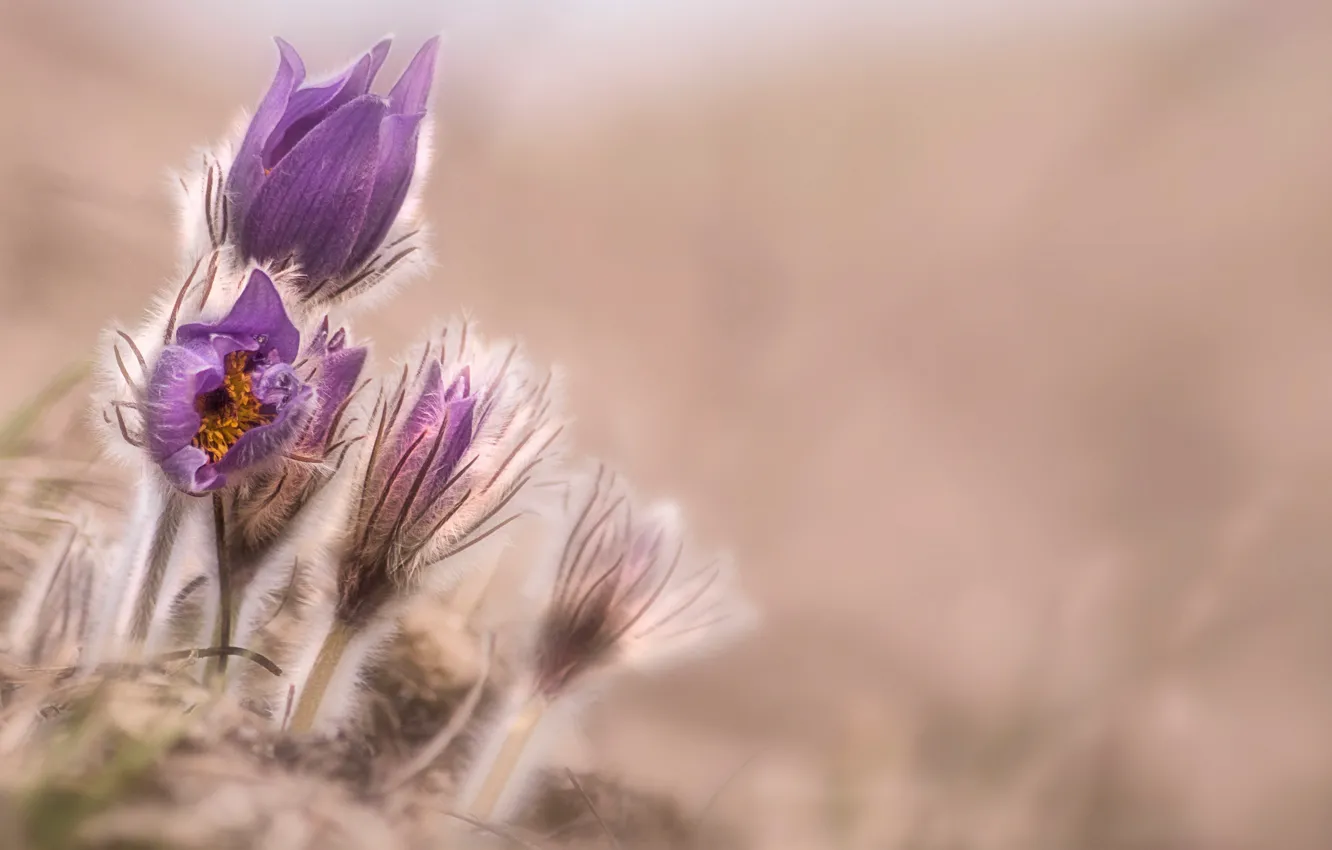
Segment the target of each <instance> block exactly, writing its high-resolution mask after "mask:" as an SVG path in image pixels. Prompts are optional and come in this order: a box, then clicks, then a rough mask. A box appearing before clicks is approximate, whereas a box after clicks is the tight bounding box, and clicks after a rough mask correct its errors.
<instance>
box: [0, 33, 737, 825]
mask: <svg viewBox="0 0 1332 850" xmlns="http://www.w3.org/2000/svg"><path fill="white" fill-rule="evenodd" d="M389 46H390V45H389V42H388V41H387V40H386V41H383V42H381V43H379V44H377V45H375V46H374V47H373V48H371V49H370V50H369V51H368V52H367V53H365V54H364V55H362V56H361V57H360V58H358V59H357V60H356V61H355V62H354V63H353V64H352V65H351V66H350V67H349V68H347V69H346V70H345V71H343V72H342V73H340V74H337V75H335V76H333V77H332V78H330V79H328V80H326V81H323V82H310V81H308V80H307V79H306V73H305V67H304V64H303V63H302V61H301V58H300V56H299V55H298V54H297V52H296V50H295V49H294V48H292V47H291V45H289V44H287V43H286V42H283V41H281V40H279V41H278V51H279V64H278V71H277V74H276V76H275V78H274V80H273V82H272V84H271V86H270V87H269V89H268V91H267V93H266V94H265V95H264V96H263V98H262V100H261V101H260V102H259V105H258V107H257V109H256V110H255V111H254V113H253V115H252V117H251V118H250V119H249V122H248V125H247V126H246V127H245V129H244V132H243V134H242V135H241V136H240V137H239V139H238V140H237V141H236V142H235V143H234V144H224V145H222V146H220V147H219V148H218V149H217V150H216V151H215V152H214V153H212V154H210V155H208V156H206V157H205V158H204V160H203V163H202V167H201V168H200V170H199V172H198V173H197V174H193V175H190V176H189V177H188V178H185V179H182V181H181V184H182V187H183V201H182V204H183V209H184V212H185V216H184V222H185V237H186V238H185V239H184V240H183V243H184V248H183V251H184V255H183V257H182V261H183V266H182V267H183V268H184V269H186V270H187V271H186V272H185V273H184V274H183V275H182V279H181V281H180V283H179V285H177V286H173V287H171V288H170V289H169V290H168V291H166V292H164V293H162V295H161V296H160V298H159V300H158V302H157V304H156V305H155V306H154V308H153V309H152V310H150V311H149V315H148V318H147V319H146V320H145V321H144V323H143V324H142V326H141V327H139V328H138V329H137V330H136V331H134V332H130V331H125V330H119V329H116V330H112V331H110V332H108V334H107V335H106V338H105V352H106V358H105V360H106V363H105V368H104V369H103V375H102V377H103V380H102V388H101V390H100V391H99V394H98V397H97V404H96V405H95V407H96V410H97V411H98V414H99V416H100V418H101V420H102V421H103V422H104V423H105V425H106V429H105V431H106V434H107V436H108V446H109V448H110V449H111V450H112V451H113V452H114V453H117V454H119V455H120V457H121V458H122V459H123V460H125V461H126V462H127V463H128V464H130V465H131V466H132V468H133V469H134V470H136V472H137V473H138V474H137V476H136V478H135V490H134V498H133V508H132V510H131V512H130V515H129V518H128V519H127V520H126V522H125V524H124V527H123V529H122V530H121V532H120V533H119V535H118V539H117V540H116V541H115V545H113V546H110V547H107V548H106V549H105V550H100V549H99V548H98V547H97V546H96V545H93V544H92V543H90V542H89V537H88V535H87V534H84V533H83V532H79V534H77V535H75V536H74V537H72V538H71V541H72V542H71V543H70V544H69V545H68V546H67V547H65V549H63V550H61V551H59V552H56V553H54V554H51V555H50V556H48V558H47V559H46V562H45V566H44V568H42V569H39V570H37V571H35V572H34V574H33V575H34V578H33V580H32V581H31V582H30V583H29V586H28V588H27V592H26V594H25V597H24V599H23V600H21V603H20V605H19V608H18V612H19V613H18V614H17V615H16V617H15V618H14V619H13V620H12V622H11V623H10V632H11V638H10V640H11V643H12V644H13V645H14V646H17V647H20V649H21V650H22V652H23V653H24V655H25V660H27V661H30V662H32V663H39V662H41V661H43V660H50V652H51V651H53V650H50V647H54V646H59V647H60V652H61V653H62V654H64V655H71V654H72V656H73V657H74V658H75V659H76V660H77V663H78V665H79V667H80V669H81V670H82V671H83V672H84V673H85V674H91V673H92V672H94V671H96V670H97V669H99V668H100V667H101V666H102V665H104V664H106V663H108V662H113V663H117V664H119V663H123V662H126V661H143V660H145V658H147V657H152V656H153V655H154V654H156V653H161V652H162V651H165V650H172V651H175V652H179V651H180V650H176V649H175V648H174V647H172V646H170V643H171V642H172V641H173V640H175V639H177V638H178V636H179V635H180V634H182V633H183V634H192V635H193V636H194V646H193V647H187V649H188V651H189V652H191V653H193V654H192V655H191V656H190V657H195V656H197V657H199V658H201V659H204V662H203V663H202V664H201V665H200V668H201V669H200V670H199V674H200V676H201V677H202V678H203V680H204V681H205V682H207V683H210V684H213V685H215V686H216V687H217V688H218V690H219V692H227V691H231V692H234V691H236V690H242V691H244V692H245V696H246V697H247V698H248V700H249V701H250V702H258V703H259V704H261V705H263V704H264V700H265V699H266V698H269V697H271V695H272V693H273V691H280V692H281V693H284V694H286V695H287V697H288V704H287V705H286V706H285V710H280V708H279V705H278V704H277V703H276V702H275V701H273V700H272V699H269V702H268V704H267V706H266V709H265V710H267V711H269V713H270V714H271V715H272V718H273V721H274V722H275V723H278V724H281V725H285V726H287V727H288V728H289V730H290V731H294V732H306V731H311V730H315V731H321V732H328V731H333V730H336V729H339V728H340V727H341V726H342V725H343V724H344V722H345V721H347V720H348V719H350V718H351V717H353V716H354V715H355V713H356V708H357V701H356V698H355V695H356V692H357V688H356V685H357V683H358V681H359V680H360V679H361V678H362V676H363V675H364V674H365V672H366V670H367V669H368V668H369V667H370V666H371V665H372V664H373V663H374V659H375V657H376V652H375V651H376V649H377V648H378V647H379V646H381V645H382V644H383V643H384V642H385V641H386V640H387V639H388V638H389V637H391V636H392V635H393V634H394V632H395V630H396V629H397V628H398V625H399V623H400V621H401V619H402V617H403V616H404V614H405V612H406V611H407V610H408V608H409V607H410V606H411V605H412V604H413V603H414V602H415V601H416V600H419V599H421V598H422V597H425V596H430V595H440V594H447V593H449V592H450V591H451V590H453V589H455V588H456V587H457V586H458V585H459V583H460V582H463V581H465V580H467V579H468V578H469V577H472V576H477V575H480V576H482V577H484V576H485V575H486V573H487V571H488V570H489V569H490V568H491V567H492V566H493V564H494V562H495V560H496V557H497V551H498V548H497V547H498V545H499V544H501V542H502V541H503V540H504V539H505V538H506V537H507V536H508V534H509V532H511V531H513V530H514V529H516V528H518V527H520V526H521V525H523V524H524V523H523V522H522V520H524V519H530V518H541V517H545V518H547V519H550V520H554V522H553V523H551V524H549V525H546V524H542V523H540V522H538V523H532V524H529V525H530V527H532V528H533V529H544V530H545V531H546V532H548V533H547V534H546V535H545V537H544V539H545V544H544V548H545V551H546V553H547V554H546V556H545V557H544V558H538V559H537V561H536V562H534V564H533V565H532V567H531V575H532V577H533V579H534V582H535V585H534V586H537V587H539V588H541V592H540V611H539V613H537V614H536V615H535V616H534V617H533V618H532V622H531V623H530V624H529V625H530V626H531V628H530V632H529V640H527V641H526V642H525V644H526V648H525V649H524V650H523V652H522V656H521V658H518V659H516V660H515V662H514V663H513V664H510V665H508V666H509V668H510V669H513V670H517V671H520V672H519V674H518V675H517V676H516V677H514V679H513V681H512V682H510V683H509V687H510V690H511V693H510V699H509V700H508V701H507V704H509V705H511V706H512V707H513V711H512V712H510V713H508V714H504V713H501V715H500V716H499V717H498V718H497V719H496V720H495V721H494V722H493V723H492V726H491V734H490V736H489V740H490V741H491V746H489V747H488V748H487V749H485V751H484V753H483V754H482V756H481V757H480V758H479V759H478V760H477V762H476V767H475V768H474V770H473V772H472V776H471V777H470V779H469V781H468V782H467V783H466V788H467V789H468V790H466V791H465V793H464V795H463V802H464V804H465V805H468V806H469V807H471V808H472V809H473V810H474V811H475V812H476V813H477V814H478V815H481V816H491V817H493V816H497V815H502V814H503V813H504V812H505V811H507V810H508V808H509V807H511V804H512V801H513V800H515V799H517V796H516V795H517V789H518V788H519V785H518V784H517V783H516V780H515V776H516V775H517V771H516V769H515V768H516V765H517V764H518V756H520V755H522V754H523V753H524V752H526V753H528V754H529V755H530V748H529V747H528V744H529V743H530V738H531V735H532V732H533V730H535V729H536V727H537V725H538V721H540V720H541V719H542V717H543V714H544V712H545V709H546V708H547V707H549V706H550V705H552V704H554V703H556V702H561V703H564V702H568V701H569V698H570V697H571V696H572V695H574V694H576V693H580V692H584V691H585V690H586V688H585V686H586V685H589V684H592V683H600V682H604V681H606V679H607V678H608V677H609V675H610V674H612V673H614V672H615V671H617V670H620V669H624V668H627V667H635V666H641V665H642V663H643V662H649V661H651V662H655V661H659V660H662V659H665V658H674V657H679V656H680V655H682V654H683V653H685V652H686V651H688V650H690V649H692V648H694V647H696V646H698V645H702V644H706V643H709V642H711V641H712V640H713V639H716V638H718V637H721V636H724V635H726V634H728V633H729V632H731V631H733V630H734V629H735V627H737V626H739V625H742V624H744V623H746V622H748V621H749V616H748V608H747V607H746V605H745V604H744V602H743V598H742V595H741V594H740V592H739V590H738V589H737V587H736V586H735V584H734V581H733V580H732V573H731V571H730V568H729V566H728V562H727V561H725V560H724V559H720V558H715V557H707V556H703V555H700V554H699V553H697V552H696V551H695V550H694V549H692V548H691V547H689V546H686V543H685V538H684V534H683V531H682V528H681V524H680V522H679V519H678V515H677V512H676V511H675V510H674V509H673V508H670V507H669V506H663V505H652V506H648V507H647V508H646V509H643V508H641V507H639V506H637V505H636V503H635V501H634V498H633V496H632V494H630V493H629V491H628V489H627V488H626V487H625V486H624V485H623V484H622V483H621V482H620V481H619V480H618V479H617V478H616V476H615V475H613V474H611V473H609V472H607V471H606V470H605V469H604V468H601V467H597V468H596V471H595V472H587V473H580V472H577V471H571V470H570V469H569V468H568V467H566V465H565V463H564V460H563V457H564V453H565V447H564V437H565V433H566V427H565V419H564V416H563V414H562V411H561V408H560V405H559V403H558V396H559V393H558V389H559V381H558V380H557V372H556V371H555V370H552V369H544V368H540V367H538V366H536V365H534V364H533V363H531V362H530V361H529V360H528V358H527V357H526V356H525V354H524V352H523V350H522V349H521V347H520V346H518V345H516V344H511V343H505V342H495V341H492V340H487V339H485V338H484V337H483V336H482V335H480V334H479V333H478V332H477V330H476V327H475V325H474V324H473V323H472V322H470V321H468V320H461V319H455V320H453V321H450V322H447V323H445V324H443V325H442V326H440V327H439V328H438V329H437V330H435V331H433V332H431V333H429V334H428V335H426V336H425V337H424V338H423V340H422V341H421V343H420V344H419V345H418V346H417V347H415V348H414V349H411V350H409V351H407V352H404V353H403V354H402V355H401V357H400V359H398V361H397V362H396V363H391V364H386V365H382V366H381V365H379V364H377V363H376V362H375V357H374V355H375V353H376V352H375V351H374V350H373V348H372V346H371V345H369V344H368V343H366V342H365V341H364V340H360V341H358V340H356V338H355V336H354V334H353V332H352V330H351V328H350V325H349V324H348V316H349V315H350V311H352V310H353V309H354V308H356V307H357V306H359V305H361V304H363V303H364V300H365V299H364V298H363V296H364V295H365V294H366V293H367V292H369V291H371V290H372V289H375V288H380V287H384V286H386V285H388V284H389V283H391V282H393V281H397V280H399V279H401V278H402V277H404V276H407V275H410V274H411V273H412V272H414V271H418V270H420V268H421V267H422V264H421V262H420V261H421V254H422V250H421V249H422V246H423V241H422V240H423V236H422V234H423V228H422V225H421V222H420V221H419V219H418V207H419V205H418V204H417V203H416V197H417V195H419V193H420V188H421V184H422V181H423V179H424V178H425V158H424V152H425V149H426V147H427V145H426V136H427V135H428V132H429V117H428V110H427V105H428V102H429V98H430V92H431V88H432V84H433V80H434V68H435V59H436V54H437V51H438V43H437V41H436V40H434V39H431V40H430V41H428V42H426V43H425V44H424V45H423V46H422V47H421V48H420V49H419V51H418V52H417V53H416V54H415V55H414V57H413V58H412V59H411V60H410V61H409V62H408V64H407V66H406V69H405V70H404V71H403V72H402V74H401V76H399V78H398V79H397V81H396V82H395V83H394V84H393V85H392V87H391V88H390V89H389V91H388V93H387V94H376V93H374V92H373V91H372V89H373V87H374V83H375V78H376V77H377V76H378V74H379V71H380V70H381V67H382V66H383V64H384V63H385V61H386V59H387V57H388V53H389ZM562 491H563V492H564V493H565V498H564V499H563V500H562V502H561V501H560V500H558V499H553V498H552V497H553V496H555V495H557V494H559V493H560V492H562ZM551 528H553V529H554V531H553V532H550V529H551ZM59 593H63V594H64V595H63V596H59V595H58V594H59ZM293 596H298V597H299V604H298V605H294V606H290V608H291V609H294V610H295V612H296V613H294V614H292V613H291V612H290V611H289V620H290V621H291V622H290V623H289V625H291V624H294V628H293V629H289V630H288V633H287V639H286V640H283V641H275V640H269V639H268V637H269V635H268V632H267V629H268V626H269V624H270V623H271V622H272V621H273V619H274V618H275V617H276V616H277V615H278V612H279V611H281V610H282V609H283V608H285V607H288V605H287V603H288V602H289V601H290V600H291V598H292V597H293ZM62 599H77V604H78V606H79V615H78V616H76V617H70V616H67V614H68V611H66V610H65V609H64V608H62V605H69V604H73V603H68V602H61V600H62ZM186 603H189V604H186ZM62 612H63V613H64V614H65V615H66V616H61V617H59V621H60V627H59V628H58V629H56V628H55V627H54V626H52V625H51V623H52V622H53V618H54V617H56V616H57V615H58V614H61V613H62ZM38 631H41V632H42V633H43V634H47V633H49V639H47V638H42V639H36V633H37V632H38ZM293 632H294V633H296V634H298V635H299V636H298V637H297V638H296V639H294V640H292V639H290V634H291V633H293ZM173 636H175V637H173ZM520 643H523V642H520ZM234 656H244V657H246V658H249V659H251V660H257V661H259V662H260V663H261V664H262V665H263V666H264V668H265V669H267V670H269V671H270V672H275V673H276V674H277V675H278V676H279V677H280V687H279V688H274V689H267V690H266V689H265V688H263V687H259V688H257V689H248V686H247V685H246V682H245V679H244V677H241V676H238V675H236V674H235V672H234V671H235V669H236V665H234V664H233V665H231V666H230V668H229V666H228V659H231V658H233V657H234ZM270 656H272V657H270ZM505 801H508V802H507V803H506V802H505Z"/></svg>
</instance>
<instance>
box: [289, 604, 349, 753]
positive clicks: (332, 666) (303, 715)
mask: <svg viewBox="0 0 1332 850" xmlns="http://www.w3.org/2000/svg"><path fill="white" fill-rule="evenodd" d="M351 639H352V630H351V628H350V627H348V626H347V624H346V623H344V622H342V621H341V620H338V619H334V620H333V625H331V626H330V627H329V630H328V635H327V636H326V637H325V638H324V644H323V646H321V647H320V648H319V655H318V657H317V658H315V663H314V666H313V667H311V668H310V674H309V676H307V677H306V680H305V687H304V688H302V689H301V695H300V697H299V698H298V699H297V700H296V709H295V711H293V712H292V715H291V727H290V728H291V731H293V732H309V731H310V730H311V729H312V728H313V727H314V722H315V717H317V716H318V714H319V706H320V704H321V703H323V701H324V693H325V692H326V691H328V686H329V684H330V683H331V682H332V681H333V674H334V673H335V672H337V669H338V664H339V663H340V662H341V661H342V656H343V654H344V653H346V651H347V644H349V643H351Z"/></svg>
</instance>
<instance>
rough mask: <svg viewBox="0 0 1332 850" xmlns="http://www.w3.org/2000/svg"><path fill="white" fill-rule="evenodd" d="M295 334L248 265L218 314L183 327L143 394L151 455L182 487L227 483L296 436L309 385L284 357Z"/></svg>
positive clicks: (264, 278) (263, 278)
mask: <svg viewBox="0 0 1332 850" xmlns="http://www.w3.org/2000/svg"><path fill="white" fill-rule="evenodd" d="M300 341H301V335H300V332H299V331H297V330H296V326H295V325H293V324H292V323H291V319H289V318H288V317H287V312H286V310H285V309H284V308H283V306H282V299H281V297H280V296H279V295H278V291H277V288H276V287H274V285H273V281H272V280H271V279H270V278H269V277H268V275H266V274H264V273H263V272H262V271H259V270H257V269H256V270H255V271H254V272H252V273H251V274H250V279H249V281H248V282H247V283H246V285H245V289H244V290H243V291H242V292H241V294H240V297H239V298H237V299H236V304H235V306H233V307H232V308H231V312H230V313H228V314H227V316H226V318H224V319H222V320H221V321H219V322H217V323H214V324H204V323H194V324H188V325H182V326H181V327H180V329H179V330H178V331H177V332H176V342H175V344H174V345H168V346H167V347H166V348H164V349H163V350H162V353H161V355H160V356H159V357H158V360H157V363H156V365H155V366H154V367H153V370H152V374H151V376H150V379H149V382H148V386H147V389H146V392H145V405H144V425H145V438H146V442H147V445H148V450H149V453H150V454H151V455H152V458H153V460H154V461H155V462H156V463H157V464H158V465H159V466H160V467H161V468H162V471H163V472H164V473H165V474H166V477H167V479H168V480H169V481H170V482H171V483H172V484H173V485H175V486H176V487H178V488H179V489H181V490H184V491H185V492H187V493H203V492H207V491H210V490H217V489H220V488H222V487H224V486H226V483H227V478H228V476H230V475H234V474H236V473H240V472H243V471H245V470H248V469H251V468H253V467H257V466H260V465H264V464H266V463H268V462H270V461H272V460H274V459H276V458H278V457H280V456H281V455H282V454H283V453H284V452H286V451H287V450H288V449H289V448H291V446H292V445H293V444H294V443H295V442H296V440H297V438H298V437H299V436H300V435H301V432H302V430H303V429H304V428H305V426H306V423H307V421H308V419H309V416H310V408H311V406H312V401H313V399H314V395H315V391H314V389H313V388H312V387H310V386H308V385H307V384H305V383H304V382H303V381H301V380H300V378H298V377H297V375H296V372H295V370H293V369H292V366H291V362H292V361H293V360H294V359H295V357H296V354H297V351H298V348H299V346H300Z"/></svg>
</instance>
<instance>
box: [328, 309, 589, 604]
mask: <svg viewBox="0 0 1332 850" xmlns="http://www.w3.org/2000/svg"><path fill="white" fill-rule="evenodd" d="M413 362H414V363H415V366H414V367H408V366H405V367H404V368H403V372H402V374H401V377H400V378H399V380H398V381H397V382H396V385H391V386H386V387H385V388H384V389H383V390H382V391H381V393H380V396H379V400H378V402H377V403H376V404H375V409H374V412H373V413H372V414H371V423H372V424H371V426H370V429H369V430H370V431H371V432H372V433H371V437H370V442H369V446H368V448H367V451H366V453H365V455H364V458H365V459H364V464H363V466H362V467H361V470H360V475H361V477H362V484H361V487H360V494H359V496H358V499H357V504H356V505H355V506H354V507H353V512H352V513H353V515H352V523H351V527H350V528H349V530H348V532H347V536H346V537H345V538H344V540H343V543H342V546H341V549H342V551H341V553H340V555H339V560H340V564H339V571H340V576H339V582H338V600H337V609H336V613H337V616H338V617H339V618H340V619H341V620H343V621H344V622H355V621H358V620H363V619H365V618H368V617H370V616H373V615H374V614H375V612H377V611H380V610H383V605H384V603H386V602H388V601H390V600H392V599H394V598H404V597H406V596H409V595H410V594H411V593H413V592H415V590H416V589H417V588H419V587H420V586H421V583H422V581H423V580H424V579H425V577H426V576H427V575H429V576H432V577H434V578H438V579H441V580H443V581H447V580H449V579H450V577H456V576H457V575H459V574H460V572H461V571H463V570H465V569H466V563H465V562H459V561H450V559H453V558H454V557H455V556H456V555H459V554H461V553H462V552H464V551H466V550H468V549H470V548H472V547H473V546H475V545H477V544H479V543H481V542H483V541H485V540H487V539H489V538H491V537H492V536H493V535H495V534H496V533H497V532H499V531H500V530H501V529H502V528H504V527H505V526H507V525H508V524H509V523H511V522H513V521H515V520H516V519H517V518H518V517H519V516H520V515H521V514H522V512H523V507H524V505H525V503H526V501H527V499H526V498H523V499H519V500H518V503H517V504H515V500H516V499H518V497H519V496H520V494H521V493H522V492H523V491H524V489H525V487H526V485H527V483H528V481H529V480H530V478H531V476H532V474H533V470H534V469H535V468H536V467H537V466H538V465H539V464H541V463H542V462H543V461H547V460H549V459H550V458H552V457H553V456H554V455H555V454H556V453H557V449H556V448H555V446H556V444H557V441H558V439H559V437H560V434H561V433H562V430H563V426H562V423H561V421H560V420H559V419H558V418H557V417H556V416H555V415H554V414H553V413H552V409H551V408H552V403H551V400H550V388H551V385H550V382H551V375H550V373H546V372H541V371H538V370H536V369H534V368H532V366H531V365H530V364H529V363H528V362H527V360H526V359H525V358H524V357H522V356H521V354H520V352H519V350H518V347H517V346H513V345H509V346H496V345H491V344H487V343H486V342H485V341H484V340H482V339H481V337H480V336H479V335H478V334H477V333H476V332H475V331H474V329H472V328H471V327H469V325H468V324H467V323H466V322H465V321H464V322H461V323H455V324H451V325H450V326H448V327H446V328H444V330H443V333H441V334H440V335H439V336H437V337H433V338H431V339H430V340H429V341H428V342H427V343H426V345H425V346H424V350H423V351H420V352H419V353H418V354H416V355H415V356H414V357H413ZM469 560H470V559H469ZM446 561H450V563H449V565H448V566H445V565H444V563H445V562H446Z"/></svg>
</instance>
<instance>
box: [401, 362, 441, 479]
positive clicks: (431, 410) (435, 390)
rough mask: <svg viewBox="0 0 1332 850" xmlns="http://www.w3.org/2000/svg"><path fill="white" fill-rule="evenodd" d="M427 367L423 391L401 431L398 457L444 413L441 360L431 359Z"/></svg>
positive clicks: (422, 386) (422, 385) (422, 384)
mask: <svg viewBox="0 0 1332 850" xmlns="http://www.w3.org/2000/svg"><path fill="white" fill-rule="evenodd" d="M427 369H428V371H427V372H426V376H425V380H424V381H422V382H421V393H420V395H418V396H417V397H416V403H415V404H413V405H412V410H411V412H410V413H408V414H407V419H406V420H405V421H404V422H403V425H402V430H401V431H400V432H399V437H398V455H397V457H401V456H402V452H405V451H407V448H408V447H409V446H410V445H411V444H412V443H414V442H415V441H416V438H417V437H419V436H421V434H422V433H424V432H425V431H426V430H428V429H429V428H431V427H432V426H433V425H434V424H435V423H436V422H438V421H439V420H440V419H441V418H442V417H443V415H444V377H443V373H442V372H441V371H440V365H439V361H438V360H431V361H430V365H429V366H428V367H427ZM423 454H424V453H423ZM397 457H395V458H392V459H390V460H389V464H390V466H391V465H392V464H393V463H395V462H396V461H397Z"/></svg>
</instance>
